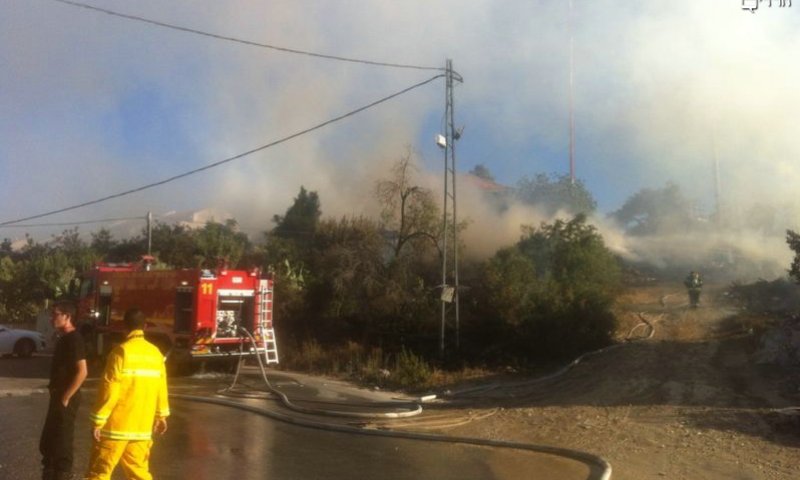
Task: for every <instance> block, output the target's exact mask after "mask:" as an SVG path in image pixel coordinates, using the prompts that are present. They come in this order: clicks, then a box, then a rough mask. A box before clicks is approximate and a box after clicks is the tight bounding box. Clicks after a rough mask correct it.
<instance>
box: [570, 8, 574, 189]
mask: <svg viewBox="0 0 800 480" xmlns="http://www.w3.org/2000/svg"><path fill="white" fill-rule="evenodd" d="M574 43H575V42H574V38H573V34H572V0H569V181H570V183H571V184H572V185H575V112H574V109H575V107H574V99H573V95H574V93H573V90H574V88H573V86H574V64H575V52H574V50H575V48H574Z"/></svg>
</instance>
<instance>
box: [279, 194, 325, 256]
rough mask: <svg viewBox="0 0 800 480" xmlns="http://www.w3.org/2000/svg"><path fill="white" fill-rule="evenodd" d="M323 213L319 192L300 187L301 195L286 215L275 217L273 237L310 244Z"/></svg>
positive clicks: (296, 198)
mask: <svg viewBox="0 0 800 480" xmlns="http://www.w3.org/2000/svg"><path fill="white" fill-rule="evenodd" d="M321 216H322V212H321V211H320V203H319V196H318V195H317V192H308V191H306V189H305V187H303V186H301V187H300V193H298V194H297V197H295V199H294V203H293V204H292V206H290V207H289V208H288V209H287V210H286V213H285V214H284V215H283V216H281V215H275V216H274V217H273V222H275V228H274V229H272V232H271V233H272V235H274V236H276V237H281V238H291V239H294V240H296V241H299V242H300V243H308V242H309V240H310V239H311V238H312V237H313V236H314V232H315V231H316V229H317V223H318V222H319V219H320V217H321Z"/></svg>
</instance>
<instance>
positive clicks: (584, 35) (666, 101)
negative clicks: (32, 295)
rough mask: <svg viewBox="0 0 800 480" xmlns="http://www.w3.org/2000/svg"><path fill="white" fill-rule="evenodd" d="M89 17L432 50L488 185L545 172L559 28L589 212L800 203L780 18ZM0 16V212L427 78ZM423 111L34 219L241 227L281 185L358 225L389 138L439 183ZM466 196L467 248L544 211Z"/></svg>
mask: <svg viewBox="0 0 800 480" xmlns="http://www.w3.org/2000/svg"><path fill="white" fill-rule="evenodd" d="M87 1H88V0H87ZM777 3H778V2H773V4H775V5H777ZM92 4H94V5H97V6H99V7H102V8H108V9H112V10H117V11H120V12H124V13H127V14H131V15H139V16H142V17H147V18H152V19H154V20H158V21H162V22H166V23H173V24H177V25H182V26H186V27H189V28H194V29H197V30H202V31H208V32H212V33H218V34H220V35H226V36H231V37H237V38H242V39H247V40H252V41H255V42H262V43H268V44H273V45H279V46H285V47H289V48H296V49H302V50H307V51H314V52H320V53H328V54H333V55H342V56H348V57H354V58H364V59H374V60H379V61H390V62H396V63H409V64H416V65H430V66H444V61H445V59H446V58H452V59H453V61H454V66H455V69H456V70H457V71H458V72H459V73H460V74H461V75H462V76H463V77H464V80H465V81H464V83H463V84H459V85H458V86H457V88H456V122H457V123H459V125H462V126H465V130H464V136H463V137H462V139H461V140H460V141H459V144H458V149H457V155H458V162H459V170H461V171H467V170H469V169H471V168H472V167H473V166H474V165H476V164H479V163H480V164H484V165H485V166H487V167H488V168H489V170H490V171H491V172H492V173H493V174H495V176H496V177H497V180H498V181H499V182H500V183H503V184H506V185H513V184H515V183H516V181H517V180H518V179H519V178H521V177H522V176H524V175H528V176H532V175H534V174H536V173H539V172H544V173H553V172H558V173H564V172H565V171H566V168H567V167H566V162H567V152H568V139H569V130H568V125H569V123H568V118H569V109H568V107H569V97H570V90H569V72H570V64H569V58H570V54H569V52H570V49H569V45H570V38H571V37H570V32H572V39H573V41H574V43H573V44H574V90H573V92H574V104H575V110H574V113H575V124H576V142H577V143H576V155H577V156H576V162H577V174H578V176H579V177H580V178H581V179H582V180H583V181H584V182H585V184H586V186H587V187H588V189H589V190H590V191H591V192H592V193H593V195H594V196H595V197H596V198H597V200H598V203H599V207H600V211H601V214H600V215H599V217H600V218H599V219H598V220H597V221H598V223H600V222H603V221H604V220H603V216H604V214H605V213H607V212H610V211H613V210H615V209H617V208H619V207H620V206H621V204H622V203H623V202H624V201H625V200H626V199H627V198H628V197H630V196H631V195H632V194H633V193H635V192H636V191H638V190H640V189H641V188H645V187H649V188H653V187H656V188H657V187H660V186H662V185H663V184H664V182H665V181H667V180H669V181H673V182H675V183H676V184H677V185H680V186H681V187H682V188H683V189H684V191H685V192H686V193H687V195H688V196H689V197H691V198H692V200H693V201H694V202H695V203H696V205H697V209H698V212H700V214H704V215H710V214H711V213H713V212H714V211H715V210H716V209H717V206H718V205H717V198H718V199H719V209H720V210H721V211H727V212H729V214H730V215H731V216H733V215H734V213H740V212H748V211H751V209H752V207H753V205H754V204H756V203H758V204H764V205H779V206H780V208H781V209H782V210H781V211H784V212H787V211H798V209H797V203H798V202H797V201H796V200H795V198H796V194H795V188H796V185H797V184H798V182H800V167H799V165H800V164H798V162H797V161H796V160H797V157H798V153H800V151H798V150H800V144H798V143H797V141H796V139H797V138H798V134H800V132H799V131H798V128H800V127H798V122H796V121H795V118H794V117H795V116H796V112H797V111H800V90H798V89H797V88H796V85H798V84H800V66H798V63H797V62H796V61H795V59H796V52H797V51H798V46H800V28H798V26H800V25H798V23H800V17H798V16H797V15H796V11H795V10H796V8H797V7H792V8H779V7H777V6H773V7H771V8H770V7H767V6H766V5H762V6H761V7H760V8H759V9H758V10H757V11H756V12H755V13H750V12H747V11H744V10H742V8H741V2H739V1H738V0H725V1H719V0H676V1H671V2H649V3H644V4H642V3H636V2H626V3H622V4H621V3H619V2H612V1H610V0H598V1H593V2H581V1H575V2H573V5H574V8H573V12H572V16H571V18H572V24H571V25H572V27H571V28H570V12H569V9H568V3H567V2H545V1H530V0H508V1H504V2H495V1H490V0H476V1H471V2H468V3H466V4H465V3H464V2H455V1H451V0H445V1H440V2H433V3H431V2H424V1H422V0H409V1H404V2H355V1H343V2H325V3H321V2H316V1H312V0H276V1H271V2H257V1H254V0H230V1H227V2H216V1H211V0H200V1H193V2H188V1H174V2H166V3H165V2H161V1H156V0H142V1H139V2H135V3H131V2H125V1H122V0H93V3H92ZM0 8H2V15H0V63H2V64H3V65H4V68H3V70H2V72H0V91H2V92H3V95H1V96H0V111H2V112H3V115H2V116H0V172H1V173H0V221H7V220H12V219H16V218H21V217H24V216H29V215H34V214H38V213H41V212H46V211H49V210H55V209H58V208H63V207H65V206H68V205H73V204H77V203H82V202H85V201H87V200H91V199H95V198H100V197H103V196H106V195H111V194H115V193H118V192H120V191H123V190H127V189H130V188H135V187H138V186H140V185H145V184H148V183H151V182H157V181H160V180H163V179H164V178H167V177H170V176H172V175H176V174H180V173H182V172H186V171H188V170H191V169H194V168H198V167H201V166H204V165H208V164H210V163H213V162H216V161H219V160H222V159H225V158H229V157H231V156H234V155H237V154H239V153H241V152H244V151H247V150H250V149H252V148H256V147H259V146H261V145H265V144H267V143H270V142H272V141H275V140H277V139H279V138H283V137H285V136H287V135H290V134H293V133H295V132H298V131H301V130H303V129H305V128H308V127H310V126H313V125H316V124H318V123H320V122H323V121H325V120H328V119H330V118H332V117H334V116H337V115H340V114H343V113H345V112H347V111H350V110H352V109H353V108H356V107H359V106H362V105H365V104H367V103H369V102H372V101H374V100H376V99H378V98H381V97H383V96H386V95H389V94H391V93H394V92H396V91H398V90H401V89H403V88H406V87H408V86H410V85H412V84H415V83H417V82H420V81H423V80H425V79H427V78H429V77H430V76H432V75H434V74H436V73H437V72H430V71H418V70H404V69H387V68H379V67H375V66H370V65H363V64H353V63H342V62H334V61H329V60H322V59H318V58H312V57H308V56H300V55H293V54H289V53H285V52H277V51H274V50H267V49H260V48H255V47H248V46H244V45H241V44H236V43H231V42H223V41H220V40H216V39H212V38H208V37H200V36H196V35H191V34H188V33H186V32H178V31H174V30H168V29H164V28H161V27H157V26H153V25H148V24H144V23H140V22H134V21H130V20H125V19H120V18H117V17H113V16H109V15H106V14H102V13H99V12H94V11H90V10H86V9H81V8H76V7H73V6H69V5H65V4H62V3H58V2H53V1H46V0H41V1H37V2H30V1H22V0H11V1H8V2H5V3H4V5H3V7H0ZM443 114H444V83H443V82H442V81H441V80H440V81H437V82H434V83H432V84H430V85H427V86H425V87H422V88H420V89H417V90H415V91H413V92H411V93H409V94H407V95H404V96H402V97H401V98H398V99H395V100H392V101H390V102H387V103H386V104H383V105H381V106H379V107H376V108H374V109H370V110H368V111H366V112H363V113H361V114H359V115H356V116H354V117H352V118H348V119H345V120H343V121H341V122H337V123H336V124H334V125H330V126H328V127H325V128H324V129H322V130H319V131H316V132H314V133H312V134H309V135H304V136H302V137H299V138H296V139H294V140H291V141H289V142H286V143H283V144H281V145H279V146H276V147H274V148H269V149H266V150H264V151H261V152H259V153H256V154H253V155H250V156H248V157H246V158H243V159H240V160H237V161H234V162H231V163H229V164H226V165H224V166H221V167H218V168H215V169H212V170H209V171H206V172H203V173H200V174H197V175H194V176H191V177H188V178H185V179H182V180H180V181H176V182H172V183H169V184H167V185H164V186H161V187H158V188H154V189H151V190H148V191H146V192H142V193H138V194H134V195H130V196H127V197H123V198H120V199H116V200H112V201H108V202H103V203H101V204H99V205H95V206H92V207H87V208H83V209H80V210H76V211H72V212H69V213H65V214H62V215H59V216H57V217H47V218H44V219H41V220H38V221H39V222H69V221H83V220H87V219H99V218H104V217H121V216H129V215H137V216H138V215H142V216H143V215H144V214H145V212H147V211H153V212H154V213H156V214H164V213H166V212H170V211H192V210H199V209H203V208H211V207H213V208H216V209H219V210H221V211H227V212H230V214H231V215H232V216H233V217H235V218H236V219H237V220H239V222H240V224H241V225H242V227H243V229H244V230H245V231H248V232H253V233H255V232H259V231H263V230H265V229H267V228H270V227H271V223H270V219H271V218H272V216H273V215H274V214H281V213H283V212H284V211H285V209H286V208H287V207H288V206H289V205H290V204H291V202H292V199H293V198H294V196H295V195H296V194H297V192H298V190H299V187H300V186H301V185H303V186H305V187H306V188H307V189H309V190H316V191H318V192H319V195H320V198H321V201H322V209H323V214H324V215H334V216H338V215H349V214H361V213H370V212H371V211H375V206H374V205H373V204H372V200H371V198H370V196H369V194H370V191H371V190H372V187H373V185H374V181H375V180H376V179H377V178H380V177H381V176H386V175H387V173H388V172H389V169H390V165H391V163H392V162H393V161H395V160H396V159H397V158H398V157H399V156H401V155H402V154H403V153H404V152H405V149H406V147H407V146H408V145H411V146H412V147H413V148H416V149H418V150H419V156H420V158H421V159H422V166H423V168H424V170H425V171H426V174H429V175H431V176H436V175H439V176H440V175H441V170H442V166H441V161H442V157H441V153H440V152H439V151H438V150H437V149H436V147H435V145H433V141H432V138H433V136H434V134H436V133H439V132H441V130H442V128H443ZM715 164H716V165H718V171H717V172H715V167H714V165H715ZM715 173H716V174H718V178H719V182H718V183H717V181H716V180H715ZM439 183H441V181H440V180H439ZM434 184H435V182H434ZM717 184H718V185H719V191H718V192H717V188H716V186H717ZM467 190H468V189H466V188H465V189H464V192H467ZM474 197H475V199H472V198H471V195H470V194H467V193H465V194H464V195H463V196H462V197H460V198H459V201H463V202H464V204H463V205H461V204H460V205H459V206H460V210H461V211H463V212H469V213H468V216H469V217H470V218H471V219H472V227H471V229H470V231H469V232H467V233H466V235H467V237H466V238H467V239H468V241H469V244H470V246H471V248H474V249H475V251H479V252H490V251H491V250H492V248H494V247H493V245H499V244H502V243H504V242H508V241H513V240H514V239H516V238H517V237H518V236H519V225H520V223H524V224H534V225H535V224H538V223H539V222H540V221H541V220H544V219H542V218H541V216H540V215H538V214H537V213H536V212H534V211H530V210H525V209H523V208H522V207H518V206H514V207H512V208H511V209H510V210H509V211H508V212H506V213H505V214H504V215H502V216H501V215H497V214H496V213H494V212H492V211H491V209H489V208H488V207H486V206H484V205H482V204H481V203H480V202H479V201H478V198H479V196H478V195H475V196H474ZM787 205H788V206H787ZM795 218H797V217H796V216H792V215H784V218H782V219H776V220H775V221H774V223H775V225H774V228H773V231H775V232H781V231H782V230H785V229H786V228H796V226H797V225H796V220H794V219H795ZM745 220H747V219H745ZM56 230H57V229H56ZM84 230H88V228H86V229H84V228H82V231H84ZM22 231H25V230H24V229H23V230H18V229H8V228H6V229H3V230H2V231H1V232H0V236H4V237H6V236H7V237H15V236H19V235H21V232H22ZM28 231H30V230H28ZM51 231H52V230H51ZM486 232H491V235H487V234H486ZM603 232H604V234H605V235H606V241H607V242H608V243H610V244H612V245H615V246H618V248H619V251H620V252H623V253H625V254H629V255H631V258H635V257H639V258H661V257H664V256H665V252H667V251H670V250H674V251H675V255H682V253H681V252H684V254H685V252H689V251H694V250H693V249H692V248H690V247H689V246H686V247H683V246H682V245H684V244H685V243H688V244H689V245H697V244H698V241H697V240H694V241H693V240H691V239H688V238H686V237H685V236H682V232H672V237H663V238H659V239H653V240H652V242H648V244H647V245H644V243H643V242H644V241H643V240H642V239H628V238H625V237H624V236H623V235H622V234H620V233H619V231H618V230H612V229H611V227H603ZM615 232H616V233H615ZM33 233H37V234H41V235H48V234H49V233H50V231H48V230H47V229H37V230H34V231H33ZM713 240H714V241H712V242H710V243H711V244H716V243H717V242H716V239H713ZM727 240H729V241H730V240H731V239H729V238H728V239H727ZM779 240H780V235H774V234H773V235H771V236H768V237H763V236H762V237H759V236H758V235H756V236H753V235H749V234H744V235H743V237H742V238H741V240H740V241H738V242H739V244H740V245H742V249H741V250H742V251H748V252H750V251H752V252H753V255H762V256H771V255H773V254H776V255H775V256H776V257H777V258H776V259H775V261H776V262H778V263H781V262H783V263H785V262H786V257H787V256H788V255H789V252H788V250H787V248H786V247H785V245H782V244H781V242H780V241H779ZM701 243H704V242H701ZM745 246H748V247H747V248H745ZM749 246H752V248H750V247H749ZM709 248H711V247H709ZM759 252H771V253H770V254H769V255H767V254H764V253H759ZM660 261H661V260H658V261H657V262H656V263H658V262H660ZM664 261H666V260H664Z"/></svg>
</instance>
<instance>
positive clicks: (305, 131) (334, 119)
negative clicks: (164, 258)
mask: <svg viewBox="0 0 800 480" xmlns="http://www.w3.org/2000/svg"><path fill="white" fill-rule="evenodd" d="M57 1H61V0H57ZM442 77H444V74H439V75H435V76H433V77H431V78H429V79H427V80H425V81H423V82H419V83H417V84H414V85H412V86H410V87H406V88H404V89H402V90H400V91H399V92H396V93H393V94H391V95H389V96H387V97H383V98H381V99H380V100H376V101H374V102H372V103H370V104H367V105H364V106H363V107H360V108H357V109H355V110H351V111H350V112H347V113H345V114H343V115H339V116H338V117H334V118H331V119H330V120H326V121H324V122H322V123H320V124H317V125H315V126H313V127H310V128H306V129H305V130H301V131H299V132H296V133H293V134H291V135H289V136H287V137H283V138H281V139H279V140H275V141H274V142H270V143H268V144H266V145H262V146H260V147H256V148H254V149H252V150H248V151H246V152H243V153H240V154H238V155H234V156H233V157H228V158H226V159H224V160H220V161H218V162H214V163H211V164H209V165H206V166H204V167H200V168H196V169H194V170H190V171H188V172H185V173H181V174H178V175H174V176H172V177H169V178H166V179H164V180H161V181H158V182H154V183H149V184H147V185H143V186H141V187H137V188H133V189H130V190H125V191H124V192H120V193H116V194H114V195H108V196H105V197H102V198H98V199H96V200H91V201H88V202H83V203H79V204H77V205H72V206H69V207H64V208H60V209H58V210H53V211H50V212H45V213H40V214H38V215H31V216H30V217H24V218H18V219H16V220H7V221H5V222H2V223H0V227H3V226H6V225H11V224H14V223H19V222H24V221H27V220H34V219H36V218H42V217H47V216H50V215H55V214H57V213H63V212H68V211H70V210H76V209H78V208H82V207H87V206H89V205H95V204H98V203H101V202H105V201H106V200H111V199H114V198H119V197H124V196H126V195H130V194H132V193H136V192H141V191H143V190H147V189H149V188H153V187H157V186H160V185H164V184H166V183H170V182H173V181H175V180H178V179H180V178H184V177H188V176H190V175H194V174H195V173H199V172H202V171H205V170H210V169H212V168H214V167H218V166H220V165H223V164H225V163H228V162H232V161H234V160H238V159H240V158H244V157H246V156H248V155H252V154H254V153H256V152H260V151H261V150H266V149H267V148H270V147H274V146H276V145H279V144H281V143H284V142H287V141H289V140H292V139H294V138H297V137H299V136H302V135H305V134H307V133H310V132H313V131H314V130H319V129H320V128H322V127H325V126H328V125H330V124H332V123H335V122H338V121H339V120H344V119H345V118H347V117H351V116H353V115H355V114H357V113H360V112H363V111H364V110H367V109H369V108H372V107H374V106H376V105H379V104H381V103H383V102H386V101H388V100H391V99H393V98H395V97H399V96H400V95H403V94H405V93H408V92H410V91H411V90H414V89H416V88H419V87H422V86H423V85H427V84H429V83H431V82H433V81H434V80H436V79H438V78H442Z"/></svg>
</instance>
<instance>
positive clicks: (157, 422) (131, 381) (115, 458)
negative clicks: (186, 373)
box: [85, 309, 169, 480]
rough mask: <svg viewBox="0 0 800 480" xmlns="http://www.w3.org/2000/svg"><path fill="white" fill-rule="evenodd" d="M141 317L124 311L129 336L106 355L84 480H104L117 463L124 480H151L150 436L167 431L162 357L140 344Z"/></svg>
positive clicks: (137, 312)
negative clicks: (89, 455) (92, 438)
mask: <svg viewBox="0 0 800 480" xmlns="http://www.w3.org/2000/svg"><path fill="white" fill-rule="evenodd" d="M145 320H146V319H145V316H144V313H142V311H141V310H139V309H131V310H128V311H127V312H125V317H124V322H125V328H126V329H127V330H128V332H129V333H128V336H127V338H126V339H125V341H124V342H123V343H122V344H120V345H118V346H116V347H115V348H114V349H113V350H112V351H111V353H110V354H109V356H108V361H107V362H106V367H105V372H104V373H103V379H102V383H101V385H100V391H99V393H98V398H97V405H96V406H95V408H94V409H93V410H92V412H91V414H90V416H91V420H92V422H93V424H94V430H93V435H94V438H95V443H94V446H93V449H92V456H91V461H90V463H89V471H88V473H87V474H86V477H85V478H86V480H109V479H110V478H111V473H112V472H113V471H114V468H115V467H116V465H117V463H120V465H121V466H122V469H123V470H124V472H125V477H126V478H127V479H128V480H152V478H153V477H152V475H150V466H149V460H150V447H152V445H153V440H152V434H153V432H155V433H156V434H163V433H164V432H166V431H167V419H166V417H167V416H169V403H168V400H167V374H166V370H165V368H164V356H163V355H162V354H161V351H160V350H159V349H158V348H157V347H156V346H155V345H153V344H152V343H150V342H148V341H147V340H145V339H144V325H145Z"/></svg>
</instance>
